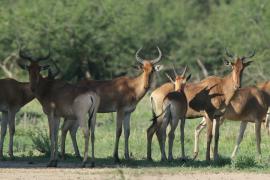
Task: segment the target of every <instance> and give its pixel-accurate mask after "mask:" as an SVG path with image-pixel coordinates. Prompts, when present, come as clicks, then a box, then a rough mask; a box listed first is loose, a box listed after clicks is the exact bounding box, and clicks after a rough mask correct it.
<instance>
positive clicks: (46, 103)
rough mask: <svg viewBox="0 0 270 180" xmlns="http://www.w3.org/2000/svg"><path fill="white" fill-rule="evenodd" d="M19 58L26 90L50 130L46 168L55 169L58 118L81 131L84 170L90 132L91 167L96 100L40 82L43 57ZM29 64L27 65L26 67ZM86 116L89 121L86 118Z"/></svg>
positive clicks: (56, 82) (50, 80) (79, 90)
mask: <svg viewBox="0 0 270 180" xmlns="http://www.w3.org/2000/svg"><path fill="white" fill-rule="evenodd" d="M19 55H20V57H21V58H22V60H24V61H18V64H19V65H20V67H21V68H23V69H26V70H28V73H29V79H30V87H31V90H32V91H33V93H34V95H35V97H36V98H37V99H38V101H39V102H40V104H41V105H42V108H43V112H44V113H45V114H46V115H47V117H48V121H49V128H50V139H51V157H50V162H49V163H48V166H49V167H53V166H57V152H58V148H57V147H58V129H59V120H60V117H64V118H67V119H74V121H78V123H79V125H80V126H81V127H82V128H83V133H84V138H85V151H84V158H83V164H82V166H83V167H84V166H85V164H86V161H87V158H88V145H89V137H90V129H91V145H92V164H91V165H92V166H94V138H95V134H94V133H95V123H96V112H97V109H98V106H99V96H98V95H97V94H96V93H94V92H92V91H90V90H89V89H86V88H83V87H79V86H76V85H71V84H68V83H66V82H64V81H62V80H55V79H53V78H44V77H42V75H41V74H40V71H41V70H42V69H46V68H49V65H41V63H40V62H41V61H43V60H47V59H48V58H49V57H50V53H49V54H48V56H46V57H40V58H34V57H32V56H30V55H28V54H25V53H23V52H22V51H21V49H20V52H19ZM26 62H29V63H30V64H28V65H27V64H26ZM87 114H89V120H86V115H87Z"/></svg>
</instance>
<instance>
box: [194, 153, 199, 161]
mask: <svg viewBox="0 0 270 180" xmlns="http://www.w3.org/2000/svg"><path fill="white" fill-rule="evenodd" d="M198 154H199V153H198V152H194V154H193V158H192V161H194V160H195V159H197V157H198Z"/></svg>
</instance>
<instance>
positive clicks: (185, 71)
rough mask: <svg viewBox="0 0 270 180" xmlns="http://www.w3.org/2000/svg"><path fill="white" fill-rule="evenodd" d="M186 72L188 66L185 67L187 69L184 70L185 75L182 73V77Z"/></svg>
mask: <svg viewBox="0 0 270 180" xmlns="http://www.w3.org/2000/svg"><path fill="white" fill-rule="evenodd" d="M186 72H187V66H186V67H185V69H184V71H183V73H182V75H181V76H183V77H184V76H185V74H186Z"/></svg>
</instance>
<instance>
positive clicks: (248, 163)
mask: <svg viewBox="0 0 270 180" xmlns="http://www.w3.org/2000/svg"><path fill="white" fill-rule="evenodd" d="M256 165H257V162H256V160H255V158H254V157H253V156H246V155H240V156H237V158H236V159H234V160H233V161H232V167H233V168H237V169H244V168H249V167H254V166H256Z"/></svg>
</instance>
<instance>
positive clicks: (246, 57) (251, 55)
mask: <svg viewBox="0 0 270 180" xmlns="http://www.w3.org/2000/svg"><path fill="white" fill-rule="evenodd" d="M255 53H256V52H255V49H254V50H253V51H252V52H251V53H250V54H249V55H248V56H244V57H243V58H242V60H244V59H248V58H252V57H253V56H255Z"/></svg>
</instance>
